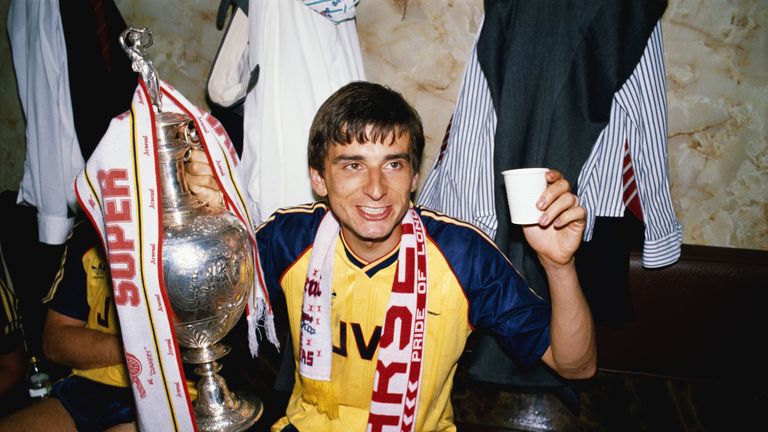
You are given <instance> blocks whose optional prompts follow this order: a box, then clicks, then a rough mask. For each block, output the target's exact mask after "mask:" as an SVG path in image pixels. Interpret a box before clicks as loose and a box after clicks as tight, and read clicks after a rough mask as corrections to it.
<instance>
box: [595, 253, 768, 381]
mask: <svg viewBox="0 0 768 432" xmlns="http://www.w3.org/2000/svg"><path fill="white" fill-rule="evenodd" d="M640 259H641V256H640V254H639V253H632V255H631V258H630V271H629V273H630V281H629V284H630V291H631V296H632V303H633V306H634V309H635V319H634V320H633V321H631V322H629V323H627V324H625V325H623V326H622V327H621V328H610V327H600V326H599V327H598V328H597V344H598V350H597V351H598V367H599V368H600V369H603V370H610V371H617V372H623V373H639V374H651V375H658V376H664V377H670V378H677V379H691V380H715V381H728V380H739V379H742V378H745V377H746V376H747V375H750V376H751V379H753V380H754V379H756V378H755V375H761V374H755V372H756V371H759V370H761V369H762V367H764V365H765V360H764V357H762V356H761V355H759V354H757V352H756V350H758V349H760V350H762V349H764V348H765V347H764V345H765V341H766V339H767V338H768V336H766V329H767V328H768V326H767V325H766V317H768V312H766V306H768V294H767V293H768V251H758V250H747V249H734V248H723V247H711V246H692V245H683V247H682V255H681V257H680V260H679V261H678V262H677V263H675V264H673V265H671V266H669V267H665V268H662V269H655V270H649V269H644V268H642V267H641V265H640Z"/></svg>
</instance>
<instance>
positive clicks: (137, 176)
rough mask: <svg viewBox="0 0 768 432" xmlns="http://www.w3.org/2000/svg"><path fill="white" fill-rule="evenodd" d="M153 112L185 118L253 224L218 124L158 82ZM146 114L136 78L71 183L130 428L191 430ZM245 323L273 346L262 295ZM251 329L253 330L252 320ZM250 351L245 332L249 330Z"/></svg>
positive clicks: (231, 198) (236, 206) (230, 200)
mask: <svg viewBox="0 0 768 432" xmlns="http://www.w3.org/2000/svg"><path fill="white" fill-rule="evenodd" d="M160 91H161V92H162V96H163V97H162V100H163V110H164V111H169V112H177V113H184V114H186V115H188V116H189V117H190V118H191V119H192V120H193V121H194V123H195V127H196V128H197V130H198V135H199V136H200V138H201V141H202V146H203V150H204V151H205V152H206V154H207V155H208V161H209V163H210V165H211V167H212V169H213V171H214V175H215V177H216V180H217V182H218V184H219V188H220V190H221V191H222V193H223V195H224V201H225V204H226V206H227V208H228V209H229V210H230V211H231V212H232V213H233V214H235V215H236V216H237V217H238V218H239V219H240V220H241V221H242V222H243V224H244V225H245V226H246V228H247V229H248V231H249V233H250V234H251V239H252V240H253V241H254V244H255V238H254V237H253V223H252V221H251V218H250V215H249V213H248V209H247V208H248V206H247V205H246V204H245V202H244V200H243V198H242V197H243V195H242V194H241V193H240V190H241V189H240V188H239V186H238V184H237V181H236V179H235V172H234V170H235V167H236V165H237V153H236V152H235V150H234V147H233V146H232V143H231V141H230V140H229V137H228V136H227V134H226V132H225V131H224V128H223V127H222V125H221V124H220V123H219V122H218V120H216V119H215V118H214V117H213V116H211V115H209V114H208V113H207V112H205V111H203V110H202V109H200V108H198V107H196V106H194V105H193V104H191V103H190V102H189V101H188V100H187V99H186V98H184V97H183V96H182V95H181V94H180V93H179V92H177V91H176V90H175V89H173V88H172V87H171V86H169V85H168V84H166V83H164V82H161V83H160ZM156 138H157V137H156V131H155V112H154V110H153V108H152V104H151V102H150V99H149V94H148V92H147V89H146V87H145V85H144V83H140V85H139V86H138V87H137V88H136V91H135V93H134V96H133V102H132V104H131V109H130V111H128V112H126V113H123V114H121V115H119V116H118V117H116V118H114V119H113V120H112V122H111V123H110V126H109V129H108V130H107V132H106V134H105V135H104V137H103V138H102V140H101V142H100V143H99V145H98V147H97V148H96V150H95V151H94V152H93V155H92V156H91V157H90V159H89V160H88V162H87V163H86V166H85V168H84V170H83V171H82V172H81V173H80V174H79V175H78V177H77V179H76V181H75V192H76V194H77V197H78V200H79V202H80V206H81V208H82V209H83V210H84V211H85V212H86V214H87V215H88V217H89V218H90V219H91V222H92V223H93V224H94V226H95V227H96V229H97V230H98V231H99V233H100V234H101V238H102V241H103V242H104V249H105V250H106V251H107V253H108V256H109V263H110V272H111V276H112V286H113V289H114V294H115V304H116V306H117V312H118V316H119V319H120V327H121V332H122V338H123V347H124V350H125V357H126V361H127V366H128V372H129V374H130V377H131V381H132V383H133V386H134V389H133V394H134V400H135V401H136V407H137V412H138V419H137V421H138V426H139V429H140V430H163V431H192V430H196V424H195V421H194V409H193V407H192V405H191V403H190V398H189V394H188V392H187V386H186V383H185V377H184V372H183V369H182V365H181V358H180V356H179V347H178V345H177V343H176V337H175V333H174V327H173V321H172V314H173V311H172V310H171V306H170V302H169V300H168V297H167V295H166V291H165V287H164V281H163V273H162V251H163V244H162V238H163V233H162V228H163V227H162V223H161V221H162V214H161V211H162V197H161V196H160V192H161V190H162V189H161V187H160V183H159V182H160V179H159V168H158V162H157V147H156V142H157V140H156ZM247 314H248V321H249V322H254V323H261V322H264V323H265V324H264V326H265V327H266V329H267V332H266V333H267V336H268V338H269V339H270V341H272V342H273V343H274V344H275V345H277V338H276V337H275V331H274V325H273V322H272V311H271V308H270V306H269V299H268V297H267V294H266V291H263V290H257V289H253V290H252V292H251V293H250V295H249V296H248V309H247ZM254 327H255V326H254ZM249 336H250V339H251V346H252V351H253V350H254V349H257V348H258V347H257V345H256V344H255V342H256V340H255V333H254V334H253V335H250V334H249Z"/></svg>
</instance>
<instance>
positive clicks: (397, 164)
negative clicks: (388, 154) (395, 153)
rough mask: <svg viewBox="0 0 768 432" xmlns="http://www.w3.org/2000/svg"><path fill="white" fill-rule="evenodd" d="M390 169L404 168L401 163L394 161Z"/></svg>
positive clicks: (390, 164)
mask: <svg viewBox="0 0 768 432" xmlns="http://www.w3.org/2000/svg"><path fill="white" fill-rule="evenodd" d="M389 167H390V168H393V169H400V168H402V167H403V163H402V162H399V161H392V162H390V163H389Z"/></svg>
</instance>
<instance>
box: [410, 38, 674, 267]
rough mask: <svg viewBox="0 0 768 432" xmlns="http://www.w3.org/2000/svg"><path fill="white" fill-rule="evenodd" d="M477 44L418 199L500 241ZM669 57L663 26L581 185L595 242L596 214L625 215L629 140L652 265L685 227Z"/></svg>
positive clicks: (621, 97) (664, 261)
mask: <svg viewBox="0 0 768 432" xmlns="http://www.w3.org/2000/svg"><path fill="white" fill-rule="evenodd" d="M481 27H482V26H481ZM478 34H479V30H478ZM476 47H477V41H475V47H473V49H472V53H471V55H470V58H469V60H468V61H467V65H466V68H465V71H464V78H463V82H462V86H461V90H460V92H459V97H458V100H457V103H456V109H455V111H454V114H453V118H452V121H451V125H450V129H449V131H448V138H447V143H446V146H445V147H444V148H442V149H441V153H440V155H439V156H438V157H437V159H436V161H435V164H434V166H433V167H432V169H431V170H430V172H429V174H428V175H427V179H426V180H425V182H424V186H423V188H422V190H421V192H420V194H419V196H418V198H417V203H418V204H420V205H423V206H426V207H429V208H433V209H435V210H438V211H441V212H443V213H446V214H448V215H450V216H453V217H455V218H458V219H462V220H465V221H467V222H470V223H472V224H474V225H477V226H478V227H479V228H480V229H482V230H483V231H484V232H485V233H486V234H488V235H489V236H490V237H492V238H493V237H495V235H496V229H497V227H498V219H497V216H496V209H495V205H494V195H493V188H494V179H493V146H494V140H493V138H494V133H495V130H496V121H497V119H496V112H495V110H494V108H493V103H492V101H491V96H490V92H489V90H488V84H487V82H486V80H485V76H484V75H483V73H482V70H481V69H480V65H479V63H478V61H477V53H476ZM663 54H664V52H663V46H662V38H661V23H659V24H657V26H656V28H655V29H654V31H653V33H652V34H651V37H650V38H649V40H648V44H647V46H646V49H645V52H644V53H643V56H642V58H641V59H640V62H639V63H638V65H637V67H636V68H635V70H634V72H633V73H632V75H631V76H630V78H629V79H628V80H627V81H626V82H625V83H624V85H623V87H622V88H621V89H620V90H619V91H618V92H616V94H615V95H614V99H613V103H612V106H611V116H610V121H609V123H608V125H607V126H606V127H605V129H604V130H603V132H602V133H601V134H600V136H599V138H598V140H597V142H596V143H595V145H594V147H593V149H592V152H591V154H590V156H589V158H588V159H587V161H586V163H585V164H584V166H583V167H582V171H581V173H580V175H579V178H578V183H577V184H578V185H579V190H578V191H577V193H578V195H579V199H580V203H581V205H582V206H584V208H585V209H586V211H587V227H586V230H585V232H584V240H585V241H589V240H591V239H592V235H593V231H594V222H595V217H596V216H611V217H621V216H623V215H624V209H625V207H624V201H623V182H622V169H623V165H622V162H623V146H624V142H625V140H626V141H627V142H628V143H629V149H630V155H631V157H632V161H633V165H634V170H635V178H636V181H637V188H638V193H639V197H640V204H641V207H642V210H643V215H644V219H645V226H646V229H645V244H644V248H643V265H644V266H645V267H661V266H665V265H669V264H672V263H674V262H675V261H677V259H678V258H679V256H680V244H681V228H680V223H679V222H678V221H677V219H676V217H675V213H674V209H673V208H672V202H671V198H670V194H669V176H668V166H667V158H668V154H667V104H666V87H665V76H664V72H665V69H664V57H663ZM553 168H557V167H553Z"/></svg>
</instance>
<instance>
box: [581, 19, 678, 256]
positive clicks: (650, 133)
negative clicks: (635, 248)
mask: <svg viewBox="0 0 768 432" xmlns="http://www.w3.org/2000/svg"><path fill="white" fill-rule="evenodd" d="M664 71H665V68H664V48H663V41H662V34H661V23H659V24H657V26H656V28H655V29H654V31H653V33H652V34H651V37H650V38H649V39H648V44H647V46H646V48H645V52H644V53H643V56H642V57H641V58H640V62H639V63H638V65H637V67H636V68H635V70H634V71H633V72H632V75H631V76H630V77H629V79H627V81H626V82H625V83H624V85H623V86H622V87H621V89H620V90H619V91H618V92H616V95H615V96H614V98H613V102H612V104H611V114H610V120H609V127H607V128H605V129H604V130H603V131H602V133H601V134H600V137H599V138H598V139H597V142H596V143H595V145H594V146H593V148H592V152H591V154H590V155H589V158H588V159H587V161H586V162H585V163H584V166H583V168H582V169H581V173H580V174H579V179H578V195H579V199H580V201H581V205H582V206H584V208H585V209H586V210H587V227H586V230H585V232H584V240H585V241H589V240H590V239H591V238H592V235H593V233H594V227H595V218H596V217H600V216H609V217H622V216H623V215H624V210H625V208H626V206H627V203H625V200H624V182H623V178H622V176H623V174H624V168H625V166H624V156H625V154H624V150H625V145H627V148H628V150H629V155H630V159H631V161H632V168H633V170H634V174H635V180H636V184H637V195H638V196H639V198H640V200H639V201H640V206H641V209H642V216H643V222H644V223H645V242H644V245H643V266H644V267H648V268H656V267H663V266H666V265H669V264H673V263H674V262H676V261H677V260H678V258H679V257H680V246H681V242H682V234H681V227H680V223H679V222H678V221H677V219H676V217H675V210H674V208H673V207H672V198H671V196H670V194H669V168H668V163H667V160H668V150H667V149H668V144H667V93H666V81H665V75H664Z"/></svg>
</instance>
